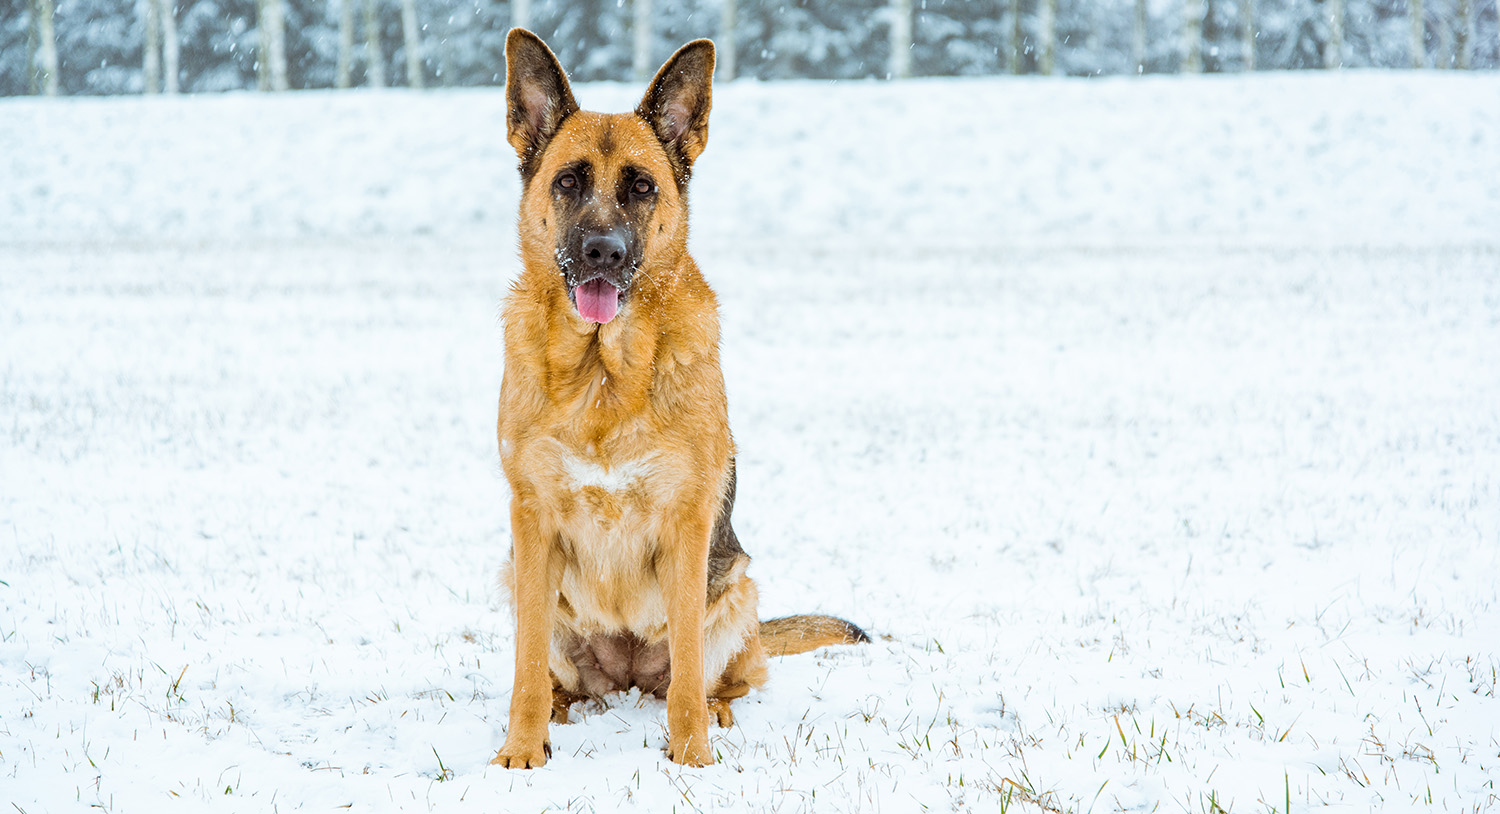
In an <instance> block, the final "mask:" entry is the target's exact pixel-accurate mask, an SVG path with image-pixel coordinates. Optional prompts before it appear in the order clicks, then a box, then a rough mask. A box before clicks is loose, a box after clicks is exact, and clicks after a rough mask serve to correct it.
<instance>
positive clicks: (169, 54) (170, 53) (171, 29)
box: [151, 0, 182, 94]
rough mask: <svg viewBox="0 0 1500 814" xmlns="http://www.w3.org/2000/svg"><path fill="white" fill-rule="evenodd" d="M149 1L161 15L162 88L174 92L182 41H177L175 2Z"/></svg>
mask: <svg viewBox="0 0 1500 814" xmlns="http://www.w3.org/2000/svg"><path fill="white" fill-rule="evenodd" d="M151 2H154V3H156V4H157V9H158V10H159V12H158V13H159V15H160V17H161V68H162V90H163V91H165V92H167V93H169V94H175V93H177V91H178V74H179V73H180V72H181V63H182V60H181V58H180V57H181V53H182V43H180V42H178V41H177V4H176V2H175V0H151Z"/></svg>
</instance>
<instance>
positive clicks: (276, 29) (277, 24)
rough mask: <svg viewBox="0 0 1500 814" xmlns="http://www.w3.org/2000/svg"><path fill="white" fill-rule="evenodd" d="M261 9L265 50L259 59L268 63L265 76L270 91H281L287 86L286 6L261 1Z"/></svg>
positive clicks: (271, 0)
mask: <svg viewBox="0 0 1500 814" xmlns="http://www.w3.org/2000/svg"><path fill="white" fill-rule="evenodd" d="M261 9H262V10H263V11H264V12H265V17H264V18H263V19H262V20H261V26H262V27H263V28H265V29H266V32H267V35H266V38H265V39H263V40H262V42H264V43H265V44H266V50H265V52H264V53H262V54H261V59H262V60H264V61H265V62H267V63H269V68H268V71H267V74H268V76H269V78H270V83H271V90H274V91H283V90H286V89H287V87H288V85H287V81H286V6H285V5H283V0H263V1H262V5H261Z"/></svg>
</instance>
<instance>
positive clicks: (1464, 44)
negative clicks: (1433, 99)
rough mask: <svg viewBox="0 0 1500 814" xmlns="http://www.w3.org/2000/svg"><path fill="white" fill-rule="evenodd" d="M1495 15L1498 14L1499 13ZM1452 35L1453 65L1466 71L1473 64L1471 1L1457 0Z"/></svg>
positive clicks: (1472, 13)
mask: <svg viewBox="0 0 1500 814" xmlns="http://www.w3.org/2000/svg"><path fill="white" fill-rule="evenodd" d="M1496 13H1497V14H1500V11H1497V12H1496ZM1454 34H1455V42H1454V52H1455V53H1454V55H1453V57H1454V60H1455V65H1456V67H1457V68H1458V69H1459V70H1463V71H1467V70H1468V69H1469V68H1470V67H1472V66H1473V64H1474V3H1473V0H1458V27H1457V29H1456V30H1455V31H1454Z"/></svg>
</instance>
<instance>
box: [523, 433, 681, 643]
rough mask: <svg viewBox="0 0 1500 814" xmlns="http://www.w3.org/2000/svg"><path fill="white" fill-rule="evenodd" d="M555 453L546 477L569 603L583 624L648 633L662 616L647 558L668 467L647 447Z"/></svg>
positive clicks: (650, 555) (656, 533)
mask: <svg viewBox="0 0 1500 814" xmlns="http://www.w3.org/2000/svg"><path fill="white" fill-rule="evenodd" d="M558 453H559V454H558V455H557V458H556V464H555V466H556V469H555V471H554V472H553V473H552V478H551V480H552V484H553V494H554V495H555V497H556V503H555V510H556V512H557V517H556V521H557V526H558V530H559V531H560V532H561V535H562V537H563V538H564V540H565V541H566V542H565V546H564V552H565V560H564V568H563V583H562V586H561V587H562V594H563V596H564V597H565V598H566V599H567V602H568V607H569V608H571V611H572V613H573V614H574V615H575V617H576V621H577V622H579V623H581V624H582V625H583V626H584V627H586V628H600V629H606V630H619V629H626V630H634V631H637V632H638V633H640V634H641V635H643V636H646V635H649V634H650V633H652V632H654V631H655V628H658V627H660V626H661V625H662V624H663V623H664V622H665V620H666V608H665V604H664V599H663V596H662V593H661V588H660V586H659V585H658V583H657V580H656V570H655V566H654V563H655V560H656V547H657V542H656V541H657V540H658V539H659V538H660V534H659V530H660V525H661V522H662V520H663V516H664V514H665V509H664V507H665V503H666V494H667V492H668V491H669V489H668V486H669V484H668V483H667V481H668V478H667V477H666V471H668V470H669V468H668V467H664V466H663V461H662V460H661V456H660V455H659V454H652V453H648V454H644V455H639V456H635V457H630V458H615V459H614V460H608V461H606V460H605V459H602V458H599V457H591V456H589V455H588V454H587V453H586V452H583V453H582V454H578V453H575V452H572V451H568V450H565V449H559V450H558Z"/></svg>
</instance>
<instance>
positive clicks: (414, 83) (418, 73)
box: [401, 0, 427, 90]
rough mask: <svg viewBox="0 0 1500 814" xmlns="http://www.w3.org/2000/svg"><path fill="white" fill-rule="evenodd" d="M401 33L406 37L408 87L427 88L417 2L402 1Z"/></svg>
mask: <svg viewBox="0 0 1500 814" xmlns="http://www.w3.org/2000/svg"><path fill="white" fill-rule="evenodd" d="M401 31H402V32H403V33H404V34H405V35H406V85H407V87H411V88H416V89H417V90H421V89H422V88H425V87H427V78H426V77H425V76H423V75H422V74H423V71H422V35H421V31H420V30H419V29H418V27H417V0H401Z"/></svg>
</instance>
